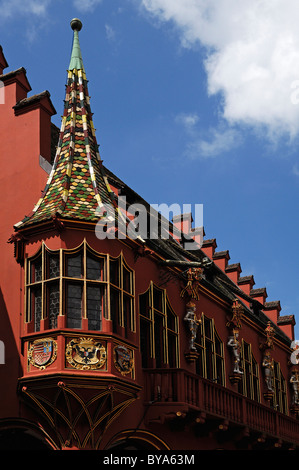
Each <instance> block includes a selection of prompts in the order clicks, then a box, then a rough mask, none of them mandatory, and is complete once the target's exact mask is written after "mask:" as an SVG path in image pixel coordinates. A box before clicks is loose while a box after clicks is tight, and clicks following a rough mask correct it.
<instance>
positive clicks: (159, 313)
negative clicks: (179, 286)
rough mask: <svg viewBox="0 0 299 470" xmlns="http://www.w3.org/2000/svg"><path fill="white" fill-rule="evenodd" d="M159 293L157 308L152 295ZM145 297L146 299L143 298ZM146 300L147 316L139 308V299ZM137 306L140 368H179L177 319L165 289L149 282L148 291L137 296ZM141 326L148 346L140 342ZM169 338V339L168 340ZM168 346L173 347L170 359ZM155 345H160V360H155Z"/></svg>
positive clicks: (141, 336)
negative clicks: (159, 302)
mask: <svg viewBox="0 0 299 470" xmlns="http://www.w3.org/2000/svg"><path fill="white" fill-rule="evenodd" d="M155 292H156V293H159V295H160V296H161V305H160V307H157V304H156V303H155V298H154V294H155ZM143 296H146V297H143ZM142 297H143V298H147V302H146V308H147V309H148V312H147V314H143V313H142V308H141V299H142ZM138 304H139V328H140V334H139V338H140V351H141V356H142V367H143V368H150V367H152V366H154V367H157V368H165V367H172V368H178V367H179V359H180V358H179V319H178V316H177V315H176V313H175V311H174V309H173V308H172V306H171V302H170V300H169V298H168V295H167V292H166V289H163V288H160V287H158V286H157V285H156V284H155V283H154V282H153V281H150V284H149V287H148V289H147V290H146V291H145V292H143V293H141V294H139V298H138ZM169 314H170V315H171V316H172V321H173V326H174V328H173V326H172V327H170V326H169V321H168V318H170V315H169ZM158 318H159V319H161V323H160V325H162V329H161V330H160V334H159V336H158V332H157V327H156V325H157V319H158ZM142 324H143V326H145V325H147V326H146V337H147V338H148V341H149V343H150V344H148V342H147V344H146V345H145V344H144V343H143V342H142V338H143V335H142V333H141V331H142ZM158 337H159V342H157V338H158ZM170 338H171V339H170ZM170 344H172V346H174V349H175V352H174V356H175V357H174V358H171V357H170V356H171V354H170ZM157 345H160V351H159V354H160V358H159V360H158V358H157V352H158V351H157ZM145 347H146V350H147V353H148V355H147V357H146V358H145V357H144V355H145V354H146V353H144V348H145Z"/></svg>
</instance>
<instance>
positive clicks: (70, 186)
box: [15, 19, 115, 229]
mask: <svg viewBox="0 0 299 470" xmlns="http://www.w3.org/2000/svg"><path fill="white" fill-rule="evenodd" d="M71 27H72V29H73V31H74V40H73V48H72V54H71V60H70V65H69V69H68V76H67V85H66V96H65V101H64V112H63V116H62V122H61V128H60V134H59V140H58V146H57V150H56V155H55V159H54V163H53V167H52V171H51V173H50V175H49V178H48V181H47V183H46V187H45V189H44V191H43V193H42V195H41V198H40V200H39V201H38V202H37V204H36V205H35V207H34V209H33V210H32V212H31V213H30V214H29V215H28V216H26V217H25V218H24V219H23V220H22V221H21V222H19V223H18V224H16V225H15V228H16V229H20V228H23V227H25V226H28V225H31V224H36V223H39V222H42V221H45V220H49V219H51V218H52V217H53V216H57V215H58V216H60V217H62V218H68V219H76V220H78V219H79V220H84V221H97V220H98V219H99V213H100V212H99V209H102V207H103V206H102V204H105V205H106V206H108V207H110V208H112V206H113V205H114V204H115V203H114V193H113V191H112V190H111V188H110V186H109V183H108V180H107V177H106V175H105V172H104V169H103V166H102V161H101V158H100V154H99V149H98V144H97V140H96V135H95V129H94V125H93V122H92V113H91V109H90V103H89V95H88V88H87V80H86V74H85V70H84V66H83V61H82V56H81V50H80V45H79V34H78V32H79V31H80V30H81V27H82V23H81V21H80V20H78V19H74V20H72V21H71ZM106 206H105V207H106ZM113 210H114V209H113ZM113 215H114V214H113Z"/></svg>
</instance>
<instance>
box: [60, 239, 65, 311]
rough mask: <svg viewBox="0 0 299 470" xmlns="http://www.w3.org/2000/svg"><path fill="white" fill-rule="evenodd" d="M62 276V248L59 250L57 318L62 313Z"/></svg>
mask: <svg viewBox="0 0 299 470" xmlns="http://www.w3.org/2000/svg"><path fill="white" fill-rule="evenodd" d="M63 275H64V266H63V252H62V248H60V250H59V316H61V315H63V313H62V305H63Z"/></svg>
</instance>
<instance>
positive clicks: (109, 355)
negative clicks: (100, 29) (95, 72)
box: [0, 20, 299, 450]
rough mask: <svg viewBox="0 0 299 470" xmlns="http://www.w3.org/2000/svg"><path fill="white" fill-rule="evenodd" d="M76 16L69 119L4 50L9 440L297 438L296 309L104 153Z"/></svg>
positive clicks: (42, 445)
mask: <svg viewBox="0 0 299 470" xmlns="http://www.w3.org/2000/svg"><path fill="white" fill-rule="evenodd" d="M71 26H72V29H73V31H74V33H73V34H74V40H73V50H72V55H71V60H70V64H69V67H68V79H67V85H66V96H65V101H64V113H63V116H62V122H61V128H60V129H57V128H56V126H54V125H53V124H52V123H51V117H52V116H53V115H54V114H55V112H56V111H55V109H54V107H53V105H52V103H51V99H50V94H49V93H48V92H43V93H40V94H35V95H33V96H31V97H28V96H27V94H28V93H29V92H30V91H31V87H30V84H29V82H28V79H27V77H26V71H25V69H23V68H20V69H18V70H15V71H12V72H7V73H4V70H5V69H6V68H7V67H8V64H7V62H6V59H5V56H4V53H3V51H2V49H1V50H0V74H1V76H0V79H1V81H2V83H3V84H4V97H5V99H4V103H3V104H1V106H0V142H1V149H2V161H3V164H2V171H1V174H0V191H1V198H0V213H1V216H2V223H1V228H0V237H1V240H0V242H1V264H2V269H1V271H0V288H1V292H0V335H1V336H0V339H1V345H2V346H3V348H2V349H3V354H2V356H3V357H2V361H0V362H1V364H0V376H1V377H0V384H1V385H0V393H1V401H0V410H1V411H0V446H1V448H12V449H15V448H16V449H17V448H19V449H23V448H24V449H25V448H27V449H28V448H32V449H45V450H46V449H53V450H60V449H94V450H110V449H111V450H112V449H136V450H178V449H180V450H203V449H204V450H212V449H228V450H237V449H298V447H299V421H298V412H299V397H298V392H297V383H298V379H299V366H298V365H297V362H298V360H297V357H296V344H295V341H294V340H295V338H294V324H295V320H294V317H293V316H283V315H281V314H280V312H281V307H280V303H279V302H278V301H277V302H268V301H267V292H266V289H265V288H255V285H254V279H253V277H252V276H246V277H242V276H241V272H242V270H241V266H240V264H229V259H230V257H229V252H217V251H216V248H217V244H216V240H214V239H212V240H204V241H203V243H202V246H201V245H199V244H198V237H197V236H196V234H197V233H200V229H199V230H197V228H196V227H195V228H192V226H191V220H192V219H191V218H190V217H188V216H186V215H185V216H184V215H182V217H175V218H174V220H173V221H172V223H170V224H166V226H167V235H168V236H167V237H165V220H163V218H162V217H160V216H159V215H158V214H157V213H154V212H153V211H152V210H151V208H150V206H149V204H148V203H147V202H146V201H144V200H143V199H142V198H141V197H140V196H139V195H137V194H136V193H135V192H134V191H133V190H132V189H131V188H129V187H128V186H127V185H126V184H125V183H124V182H123V181H121V180H120V179H119V178H118V177H117V176H115V175H114V174H112V173H111V172H110V171H109V170H108V169H107V168H105V167H104V166H103V163H102V160H101V157H100V154H99V151H98V144H97V140H96V136H95V130H94V126H93V122H92V113H91V109H90V100H89V95H88V89H87V79H86V75H85V70H84V66H83V60H82V56H81V51H80V45H79V31H80V30H81V27H82V24H81V22H80V21H79V20H72V22H71ZM40 188H44V190H43V191H42V193H40ZM120 201H121V204H120ZM142 211H143V212H142ZM141 212H142V214H143V219H141V215H140V214H141ZM25 214H26V215H25ZM136 214H138V215H136ZM141 222H143V223H144V224H145V226H146V232H144V230H143V232H142V233H141V232H140V225H141ZM152 227H155V230H152ZM163 234H164V236H162V235H163ZM187 242H188V243H187ZM190 246H191V248H190Z"/></svg>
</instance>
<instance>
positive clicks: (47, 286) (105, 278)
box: [26, 241, 134, 334]
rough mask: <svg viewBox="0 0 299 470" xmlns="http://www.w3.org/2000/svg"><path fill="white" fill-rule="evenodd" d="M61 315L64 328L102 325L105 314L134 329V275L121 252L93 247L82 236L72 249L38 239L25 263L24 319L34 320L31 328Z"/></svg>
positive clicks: (93, 328) (52, 322)
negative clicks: (35, 250)
mask: <svg viewBox="0 0 299 470" xmlns="http://www.w3.org/2000/svg"><path fill="white" fill-rule="evenodd" d="M114 293H115V295H114ZM108 299H109V301H110V302H108ZM59 315H63V316H65V317H66V318H65V325H66V327H67V328H73V329H82V328H83V329H87V330H91V331H100V330H101V329H102V319H103V318H106V319H111V320H112V323H113V325H120V326H122V327H124V331H125V334H126V333H127V331H128V330H133V329H134V276H133V271H132V270H131V269H130V268H129V267H128V266H127V265H126V263H125V260H124V258H123V256H122V255H120V256H119V258H116V259H114V258H110V257H109V255H106V254H105V255H103V254H100V253H97V252H96V251H95V250H93V249H92V248H91V247H89V246H88V245H87V243H86V242H85V241H84V242H83V243H82V245H80V246H79V247H78V248H76V249H73V250H62V249H61V250H55V251H53V250H49V249H48V248H47V247H46V246H45V244H42V247H41V249H40V250H39V252H38V253H37V254H36V255H35V256H33V257H31V258H29V259H28V260H27V263H26V322H28V323H29V322H33V324H34V331H40V329H41V321H42V320H43V321H44V322H45V328H46V329H48V328H49V329H53V328H57V319H58V316H59ZM115 330H116V327H115ZM115 330H114V331H115ZM117 332H118V333H119V331H117Z"/></svg>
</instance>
